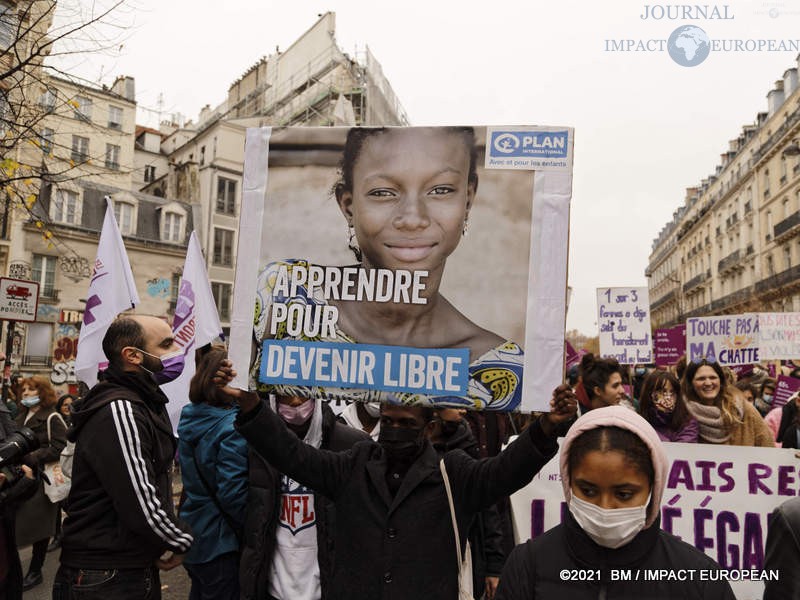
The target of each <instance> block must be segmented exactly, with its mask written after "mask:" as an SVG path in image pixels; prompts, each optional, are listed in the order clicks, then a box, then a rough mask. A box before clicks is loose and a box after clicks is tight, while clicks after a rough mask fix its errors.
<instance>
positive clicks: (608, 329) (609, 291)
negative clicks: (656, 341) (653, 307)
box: [597, 287, 653, 365]
mask: <svg viewBox="0 0 800 600" xmlns="http://www.w3.org/2000/svg"><path fill="white" fill-rule="evenodd" d="M597 325H598V327H599V330H600V331H599V334H600V354H601V355H602V356H605V357H610V358H616V359H617V360H618V361H619V362H620V363H621V364H624V365H635V364H646V363H650V362H652V361H653V339H652V337H651V336H650V300H649V296H648V294H647V288H646V287H613V288H612V287H609V288H598V290H597Z"/></svg>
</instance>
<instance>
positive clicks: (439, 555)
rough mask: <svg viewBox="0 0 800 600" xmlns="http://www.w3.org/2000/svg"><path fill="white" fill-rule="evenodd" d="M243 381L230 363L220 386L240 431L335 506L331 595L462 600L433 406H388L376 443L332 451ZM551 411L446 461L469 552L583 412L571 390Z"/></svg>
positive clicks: (557, 395)
mask: <svg viewBox="0 0 800 600" xmlns="http://www.w3.org/2000/svg"><path fill="white" fill-rule="evenodd" d="M235 375H236V373H235V371H234V370H233V368H232V366H231V365H230V364H229V365H227V366H226V367H225V368H223V369H221V370H220V371H218V377H217V381H216V383H217V384H218V385H221V386H225V387H224V389H225V390H226V391H227V392H228V393H229V394H231V395H232V396H233V397H235V398H238V399H239V406H240V409H241V412H240V414H239V417H238V419H237V428H238V429H239V431H240V432H241V434H242V435H243V436H244V437H245V439H247V441H248V443H250V444H251V446H252V447H253V449H254V450H255V451H257V452H258V453H259V454H260V455H261V456H263V457H264V458H265V459H266V460H268V461H269V462H270V464H272V465H273V466H274V467H275V468H276V469H278V470H280V472H281V473H284V474H285V475H288V476H289V477H291V478H292V479H293V480H294V481H297V482H298V483H300V484H302V485H304V486H308V487H310V488H312V489H313V490H314V491H315V492H318V493H321V494H323V495H324V496H326V497H328V498H330V499H331V500H332V501H333V502H334V503H335V505H336V532H335V540H334V544H335V548H336V563H335V566H336V568H335V572H334V575H333V580H332V582H331V587H330V588H329V593H328V595H327V598H330V599H331V600H339V599H341V600H344V599H349V598H381V597H387V596H388V597H391V598H398V599H399V598H448V599H449V598H456V597H457V595H458V586H459V583H458V574H459V568H460V565H459V564H458V562H457V560H456V547H455V542H454V529H453V524H452V521H451V516H450V514H451V513H450V507H449V502H448V494H447V492H446V490H445V483H444V477H443V474H442V471H441V463H440V460H439V457H438V456H437V454H436V451H435V450H434V448H433V446H432V445H431V444H430V442H429V441H428V440H427V438H426V437H425V432H426V430H427V429H429V428H430V421H431V418H432V416H433V409H431V408H430V407H424V406H397V405H390V404H383V405H382V406H381V432H380V436H379V439H378V443H377V444H376V443H375V442H372V441H371V440H368V441H364V442H359V443H357V444H355V445H354V446H353V447H352V448H351V449H350V450H349V451H346V452H328V451H324V450H320V449H317V448H314V447H312V446H310V445H308V444H304V443H302V442H301V441H300V440H299V439H298V437H297V436H296V435H295V434H294V433H292V432H291V431H290V430H289V429H287V427H286V425H285V424H284V422H283V421H282V420H281V419H280V417H279V416H278V415H277V414H275V412H274V411H273V410H272V409H271V408H270V407H269V405H268V404H267V403H265V402H263V401H262V400H261V399H260V398H259V396H258V395H257V394H256V393H254V392H245V391H242V390H239V389H234V388H230V387H228V386H227V384H228V383H229V382H230V381H231V380H233V379H234V378H235ZM550 408H551V412H549V413H546V414H544V415H542V416H541V417H540V418H539V419H538V420H536V421H534V422H533V423H532V424H531V426H530V427H528V429H526V430H525V431H524V432H523V433H522V434H521V435H520V436H519V437H518V438H517V440H515V441H514V442H513V443H512V444H510V445H509V446H508V447H507V448H506V449H505V450H503V452H501V453H500V454H499V455H498V456H496V457H493V458H487V459H483V460H475V459H473V458H471V457H469V456H468V455H467V454H466V453H464V452H462V451H454V452H448V453H446V454H445V455H444V457H443V459H442V460H443V464H444V465H445V467H446V473H447V478H448V481H449V482H450V485H451V487H452V497H453V505H454V512H455V514H456V517H457V520H458V531H459V534H460V540H461V546H462V548H463V547H464V541H465V537H466V535H467V531H468V530H469V524H470V523H472V521H473V519H474V518H475V516H476V515H477V513H478V512H480V511H481V510H483V509H485V508H487V507H489V506H491V505H492V504H494V503H496V502H497V500H498V499H499V498H501V497H502V496H504V495H508V494H511V493H513V492H514V491H516V490H518V489H520V488H521V487H523V486H524V485H526V484H527V483H528V482H530V481H531V479H532V478H533V476H534V475H535V474H536V473H537V472H538V471H539V470H540V469H541V467H542V466H543V465H545V464H546V463H547V462H548V460H550V458H552V457H553V456H554V455H555V452H556V451H557V444H556V433H557V432H556V428H557V426H558V425H559V424H560V423H562V422H565V421H567V420H569V419H571V418H572V417H573V416H574V415H575V412H576V408H577V407H576V401H575V396H574V394H573V393H572V391H571V390H570V389H569V387H568V386H560V387H558V388H556V390H554V392H553V398H552V400H551V402H550Z"/></svg>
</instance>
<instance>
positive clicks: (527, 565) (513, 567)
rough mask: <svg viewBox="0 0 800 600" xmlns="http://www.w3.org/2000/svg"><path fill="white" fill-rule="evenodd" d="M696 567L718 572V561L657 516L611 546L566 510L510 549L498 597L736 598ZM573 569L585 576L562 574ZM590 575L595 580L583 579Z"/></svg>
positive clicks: (518, 599) (527, 599) (506, 599)
mask: <svg viewBox="0 0 800 600" xmlns="http://www.w3.org/2000/svg"><path fill="white" fill-rule="evenodd" d="M646 569H671V570H672V571H675V572H677V571H679V570H681V569H683V570H687V569H695V570H696V571H695V574H694V576H695V578H696V580H695V581H669V580H667V579H666V578H662V579H659V580H658V581H644V577H645V576H644V574H643V573H644V571H645V570H646ZM597 570H599V571H600V573H599V577H600V581H598V580H597V576H598V575H597V573H596V571H597ZM611 570H616V571H617V572H618V573H620V572H630V573H631V581H612V580H611ZM699 570H705V571H717V570H719V565H717V563H715V562H714V561H713V560H712V559H711V558H710V557H709V556H706V555H705V554H703V553H702V552H700V551H699V550H698V549H697V548H695V547H694V546H690V545H689V544H687V543H686V542H684V541H681V540H680V539H678V538H677V537H675V536H674V535H671V534H669V533H667V532H666V531H662V530H661V521H660V519H657V520H656V522H655V523H654V524H653V525H652V526H650V527H648V528H647V529H645V530H643V531H641V532H640V533H639V534H638V535H637V536H636V537H635V538H633V540H631V542H630V543H628V544H626V545H625V546H622V547H621V548H617V549H616V550H611V549H609V548H603V547H601V546H599V545H597V544H596V543H595V542H594V541H593V540H592V539H591V538H590V537H589V536H588V535H586V533H584V531H583V530H582V529H581V528H580V526H579V525H578V523H577V522H576V521H575V519H574V518H573V517H572V514H571V513H569V512H567V514H566V518H565V520H564V522H563V523H562V524H561V525H557V526H556V527H553V528H552V529H550V530H548V531H546V532H545V533H543V534H542V535H540V536H539V537H537V538H536V539H533V540H528V541H527V542H525V543H524V544H520V545H519V546H517V547H516V548H515V549H514V551H513V552H512V553H511V555H510V556H509V557H508V560H507V561H506V566H505V568H504V569H503V574H502V575H501V577H500V586H499V587H498V588H497V596H496V600H533V599H540V598H541V599H549V598H569V600H597V599H599V598H603V599H607V600H617V599H620V600H621V599H625V600H628V599H630V598H635V599H636V600H674V599H675V598H681V599H682V600H736V597H735V596H734V595H733V591H732V590H731V587H730V585H729V584H728V582H727V581H726V580H724V579H723V580H722V581H699V578H700V575H699V573H698V572H697V571H699ZM571 571H575V572H576V573H575V579H578V578H579V577H580V574H579V573H578V572H579V571H583V579H584V581H580V580H578V581H575V580H566V579H565V576H564V573H566V574H567V576H569V577H572V573H571ZM637 572H638V573H639V580H638V581H637V580H636V576H637ZM684 573H685V571H684ZM687 576H688V575H687ZM592 577H593V578H595V580H594V581H586V579H589V578H592Z"/></svg>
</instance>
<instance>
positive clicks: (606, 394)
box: [575, 352, 626, 413]
mask: <svg viewBox="0 0 800 600" xmlns="http://www.w3.org/2000/svg"><path fill="white" fill-rule="evenodd" d="M578 372H579V374H580V381H579V382H578V389H576V390H575V394H576V395H577V396H578V399H579V400H580V402H581V412H582V413H584V412H587V411H590V410H593V409H595V408H601V407H603V406H615V405H617V404H619V403H620V402H622V401H623V400H625V398H626V394H625V387H624V382H623V381H622V368H621V367H620V364H619V363H618V362H617V360H616V359H614V358H600V357H599V356H595V355H594V354H592V353H591V352H589V353H587V354H584V355H583V357H582V358H581V364H580V367H579V369H578Z"/></svg>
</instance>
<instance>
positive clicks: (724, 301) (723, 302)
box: [710, 286, 753, 313]
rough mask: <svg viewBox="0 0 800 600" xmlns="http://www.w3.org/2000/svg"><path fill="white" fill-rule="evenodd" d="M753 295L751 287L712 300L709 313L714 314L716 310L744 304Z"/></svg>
mask: <svg viewBox="0 0 800 600" xmlns="http://www.w3.org/2000/svg"><path fill="white" fill-rule="evenodd" d="M752 295H753V286H748V287H746V288H744V289H742V290H738V291H736V292H733V293H732V294H728V295H727V296H723V297H722V298H720V299H719V300H714V301H713V302H712V303H711V305H710V308H711V311H710V312H711V313H714V312H716V311H718V310H722V309H723V308H727V307H729V306H734V305H736V304H739V303H741V302H745V301H747V300H749V299H750V298H751V296H752Z"/></svg>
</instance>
